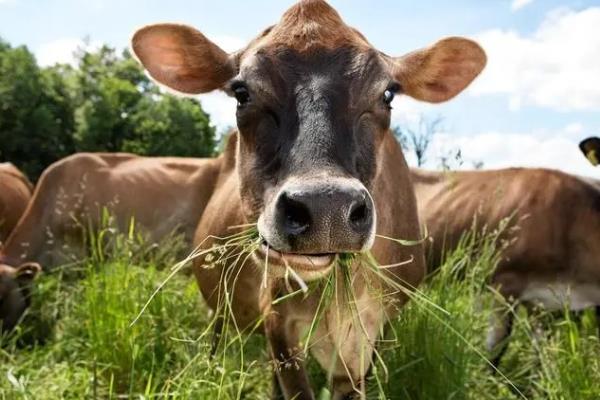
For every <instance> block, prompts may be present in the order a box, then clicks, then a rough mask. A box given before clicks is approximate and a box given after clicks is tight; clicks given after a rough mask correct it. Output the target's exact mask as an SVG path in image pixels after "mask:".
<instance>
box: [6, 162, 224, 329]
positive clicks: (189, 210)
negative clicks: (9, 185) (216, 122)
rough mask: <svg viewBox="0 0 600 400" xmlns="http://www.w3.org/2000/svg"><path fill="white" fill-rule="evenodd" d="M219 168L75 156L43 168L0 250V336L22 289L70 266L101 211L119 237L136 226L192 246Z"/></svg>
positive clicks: (15, 315)
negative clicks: (41, 275) (176, 237)
mask: <svg viewBox="0 0 600 400" xmlns="http://www.w3.org/2000/svg"><path fill="white" fill-rule="evenodd" d="M219 163H220V159H192V158H167V157H164V158H162V157H138V156H135V155H132V154H101V153H98V154H94V153H90V154H88V153H80V154H76V155H73V156H70V157H67V158H65V159H63V160H61V161H58V162H56V163H54V164H53V165H51V166H50V167H48V169H46V171H44V173H43V174H42V176H41V178H40V180H39V182H38V184H37V187H36V189H35V192H34V195H33V198H32V200H31V203H30V205H29V207H28V209H27V211H26V212H25V214H24V215H23V217H22V218H21V220H20V221H19V223H18V224H17V226H16V227H15V229H14V230H13V232H12V233H11V235H10V236H9V237H8V239H7V240H6V243H5V245H4V246H3V247H2V249H1V250H0V274H2V275H1V276H2V283H1V286H0V302H1V303H2V304H1V307H0V319H1V321H0V323H2V329H3V330H10V329H12V328H13V327H14V325H15V323H16V322H17V321H18V319H19V318H20V316H21V314H22V313H23V311H24V309H25V307H26V303H27V294H28V293H27V292H28V290H29V285H23V284H22V283H23V282H29V281H30V279H27V278H31V277H33V276H35V274H36V273H37V272H38V271H39V270H40V269H41V268H43V269H49V268H51V267H52V266H55V265H58V264H61V263H64V262H66V261H71V258H70V257H68V256H69V255H72V254H80V253H81V252H82V251H84V250H83V248H82V247H83V245H84V242H83V239H84V236H83V232H82V229H86V228H91V229H92V230H94V229H98V228H99V227H100V225H101V222H102V221H101V220H102V218H103V211H104V210H105V209H106V210H108V211H109V213H110V215H111V217H112V218H113V219H114V223H115V225H116V226H115V227H116V228H118V229H119V230H121V231H124V232H127V230H128V228H129V226H130V224H131V223H132V221H134V222H135V225H136V227H138V228H139V229H140V230H141V231H142V232H144V233H145V234H148V239H149V240H150V241H152V242H159V241H160V240H161V239H164V238H165V237H167V236H168V235H171V234H172V233H173V232H174V231H176V230H177V231H178V232H181V233H182V234H183V236H184V239H185V241H186V242H187V243H188V244H191V242H192V238H193V235H194V231H195V228H196V226H197V224H198V220H199V219H200V215H201V214H202V211H203V210H204V207H205V205H206V203H207V202H208V199H209V197H210V193H212V190H213V188H214V186H215V183H216V178H217V173H218V165H219ZM65 245H68V246H69V249H68V251H67V253H68V254H65V250H64V246H65ZM21 289H23V290H21Z"/></svg>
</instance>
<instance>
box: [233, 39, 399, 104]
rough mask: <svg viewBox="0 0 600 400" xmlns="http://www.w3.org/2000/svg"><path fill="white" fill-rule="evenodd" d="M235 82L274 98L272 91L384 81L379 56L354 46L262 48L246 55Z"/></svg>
mask: <svg viewBox="0 0 600 400" xmlns="http://www.w3.org/2000/svg"><path fill="white" fill-rule="evenodd" d="M239 68H240V71H239V75H238V78H239V79H242V80H244V81H249V82H252V83H253V84H254V85H253V88H254V89H255V90H259V91H262V92H264V93H265V94H267V95H271V96H276V95H277V93H276V90H274V88H281V87H285V88H288V89H294V88H295V87H297V86H298V85H306V84H314V83H315V82H320V83H322V84H323V85H321V86H327V85H335V86H356V85H363V84H369V83H372V82H373V81H374V80H378V79H382V78H387V77H388V76H387V74H385V65H384V63H383V61H382V58H381V55H380V53H379V52H377V51H376V50H374V49H372V48H357V47H354V46H349V47H339V48H336V49H328V48H324V47H318V48H315V49H313V51H311V52H309V53H307V52H298V51H297V50H296V49H293V48H288V47H282V46H278V47H261V48H258V49H255V50H254V51H252V52H248V53H246V55H245V57H243V59H242V60H241V63H240V66H239Z"/></svg>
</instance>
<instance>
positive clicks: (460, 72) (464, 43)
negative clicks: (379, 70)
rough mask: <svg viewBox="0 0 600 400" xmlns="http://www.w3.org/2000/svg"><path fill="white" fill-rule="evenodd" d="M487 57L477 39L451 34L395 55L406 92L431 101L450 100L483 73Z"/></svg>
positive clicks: (398, 76)
mask: <svg viewBox="0 0 600 400" xmlns="http://www.w3.org/2000/svg"><path fill="white" fill-rule="evenodd" d="M486 62H487V57H486V55H485V52H484V51H483V49H482V48H481V47H480V46H479V45H478V44H477V43H475V42H474V41H472V40H469V39H464V38H459V37H450V38H446V39H443V40H440V41H439V42H437V43H435V44H434V45H433V46H430V47H427V48H425V49H421V50H417V51H415V52H412V53H409V54H407V55H405V56H402V57H397V58H393V59H391V64H392V74H393V76H394V78H395V79H396V80H398V82H399V83H400V85H401V86H402V91H403V93H405V94H407V95H409V96H411V97H413V98H415V99H417V100H423V101H428V102H431V103H439V102H442V101H446V100H450V99H451V98H452V97H454V96H456V95H457V94H459V93H460V92H461V91H463V89H465V88H466V87H467V86H468V85H469V84H470V83H471V82H472V81H473V79H475V77H477V75H479V73H480V72H481V71H482V70H483V68H484V67H485V64H486Z"/></svg>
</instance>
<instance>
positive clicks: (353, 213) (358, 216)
mask: <svg viewBox="0 0 600 400" xmlns="http://www.w3.org/2000/svg"><path fill="white" fill-rule="evenodd" d="M348 218H349V220H350V225H351V226H352V228H353V229H354V230H356V231H365V230H366V229H370V225H371V210H370V208H369V206H368V205H367V202H366V201H364V200H363V201H360V202H356V203H354V204H352V206H351V207H350V214H349V216H348Z"/></svg>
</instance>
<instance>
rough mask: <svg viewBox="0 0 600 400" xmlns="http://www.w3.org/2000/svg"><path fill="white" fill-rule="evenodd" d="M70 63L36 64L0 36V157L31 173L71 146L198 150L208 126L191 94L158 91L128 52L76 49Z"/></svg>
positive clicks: (173, 152) (207, 144) (207, 142)
mask: <svg viewBox="0 0 600 400" xmlns="http://www.w3.org/2000/svg"><path fill="white" fill-rule="evenodd" d="M76 60H77V66H76V67H71V66H69V65H55V66H53V67H49V68H40V67H38V65H37V63H36V60H35V57H34V56H33V54H32V53H31V52H30V51H29V50H28V49H27V48H26V47H17V48H12V47H11V46H10V45H9V44H8V43H6V42H5V41H2V40H1V39H0V160H1V161H3V160H6V161H11V162H13V163H14V164H16V165H17V166H18V167H20V168H21V169H23V170H24V171H25V172H26V173H27V174H28V175H29V177H30V178H31V179H33V180H35V179H36V178H37V177H38V176H39V174H40V173H41V172H42V170H43V169H44V168H46V167H47V166H48V165H49V164H51V163H52V162H54V161H56V160H58V159H60V158H62V157H65V156H67V155H69V154H71V153H74V152H76V151H110V152H113V151H130V152H135V153H138V154H141V155H153V156H154V155H170V156H189V157H205V156H210V155H212V154H213V153H214V149H215V129H214V127H212V126H211V125H210V120H209V116H208V115H207V114H206V113H205V112H204V111H203V110H202V107H201V105H200V103H199V102H198V101H197V100H194V99H190V98H180V97H175V96H172V95H167V94H163V93H161V91H160V90H159V88H158V86H157V85H155V84H154V83H153V82H152V81H151V80H150V79H148V77H147V76H146V75H145V74H144V72H143V70H142V69H141V67H140V66H139V64H138V63H137V62H136V61H135V60H134V59H133V57H131V55H130V54H129V52H128V51H124V52H122V53H121V54H118V53H117V52H116V51H115V50H114V49H113V48H110V47H108V46H103V47H101V48H100V49H98V50H96V51H86V50H83V49H80V50H78V51H77V52H76Z"/></svg>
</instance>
